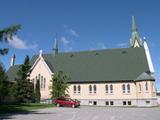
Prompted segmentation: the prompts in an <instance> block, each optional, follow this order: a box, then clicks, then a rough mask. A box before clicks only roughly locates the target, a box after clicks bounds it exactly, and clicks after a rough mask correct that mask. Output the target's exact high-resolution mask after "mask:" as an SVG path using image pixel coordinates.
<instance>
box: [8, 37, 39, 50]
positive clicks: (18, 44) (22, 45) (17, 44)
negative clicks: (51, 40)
mask: <svg viewBox="0 0 160 120" xmlns="http://www.w3.org/2000/svg"><path fill="white" fill-rule="evenodd" d="M8 42H9V44H10V45H11V46H12V47H14V48H17V49H37V47H38V45H37V44H35V43H34V44H32V45H28V44H27V43H26V41H24V40H22V39H20V38H18V37H17V36H13V37H12V40H11V39H10V38H8Z"/></svg>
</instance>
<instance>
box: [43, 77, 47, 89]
mask: <svg viewBox="0 0 160 120" xmlns="http://www.w3.org/2000/svg"><path fill="white" fill-rule="evenodd" d="M45 87H46V78H44V85H43V88H44V89H45Z"/></svg>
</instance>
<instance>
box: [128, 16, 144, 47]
mask: <svg viewBox="0 0 160 120" xmlns="http://www.w3.org/2000/svg"><path fill="white" fill-rule="evenodd" d="M130 44H131V47H133V48H135V47H141V46H142V41H141V38H140V36H139V33H138V29H137V26H136V20H135V17H134V16H132V35H131V41H130Z"/></svg>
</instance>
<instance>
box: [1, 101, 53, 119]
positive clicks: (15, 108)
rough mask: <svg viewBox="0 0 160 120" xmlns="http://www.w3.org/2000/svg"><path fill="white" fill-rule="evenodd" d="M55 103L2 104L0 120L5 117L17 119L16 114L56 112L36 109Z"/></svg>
mask: <svg viewBox="0 0 160 120" xmlns="http://www.w3.org/2000/svg"><path fill="white" fill-rule="evenodd" d="M53 106H54V105H44V104H16V105H9V104H7V105H3V104H1V105H0V120H4V119H15V118H14V115H18V114H19V115H25V114H55V113H48V112H47V113H43V112H37V111H35V109H41V108H48V107H53Z"/></svg>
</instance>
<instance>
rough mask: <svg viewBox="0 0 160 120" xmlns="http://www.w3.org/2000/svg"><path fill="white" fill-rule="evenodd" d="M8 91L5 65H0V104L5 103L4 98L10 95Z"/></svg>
mask: <svg viewBox="0 0 160 120" xmlns="http://www.w3.org/2000/svg"><path fill="white" fill-rule="evenodd" d="M8 91H9V88H8V84H7V75H6V73H5V70H4V68H3V65H2V64H1V63H0V103H1V102H3V100H4V98H5V97H6V96H7V95H8Z"/></svg>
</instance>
